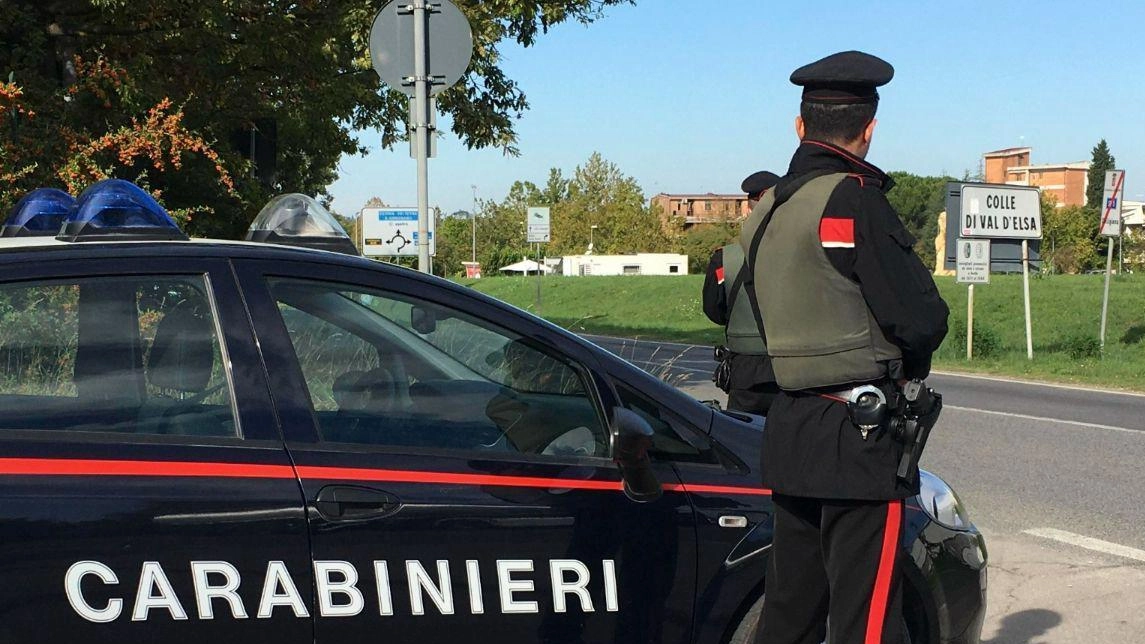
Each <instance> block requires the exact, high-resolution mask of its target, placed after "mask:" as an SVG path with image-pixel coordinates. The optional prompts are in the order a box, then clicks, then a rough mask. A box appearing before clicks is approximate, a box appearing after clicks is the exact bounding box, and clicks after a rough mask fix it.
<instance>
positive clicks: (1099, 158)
mask: <svg viewBox="0 0 1145 644" xmlns="http://www.w3.org/2000/svg"><path fill="white" fill-rule="evenodd" d="M1116 168H1117V160H1116V159H1114V158H1113V153H1111V152H1110V151H1109V144H1107V143H1106V142H1105V139H1102V140H1101V141H1099V142H1098V144H1097V145H1095V146H1093V159H1092V161H1091V162H1090V164H1089V173H1088V175H1087V176H1088V179H1089V185H1088V186H1087V187H1086V189H1085V205H1086V206H1088V207H1090V208H1100V207H1101V197H1102V195H1103V193H1104V192H1105V171H1106V170H1114V169H1116Z"/></svg>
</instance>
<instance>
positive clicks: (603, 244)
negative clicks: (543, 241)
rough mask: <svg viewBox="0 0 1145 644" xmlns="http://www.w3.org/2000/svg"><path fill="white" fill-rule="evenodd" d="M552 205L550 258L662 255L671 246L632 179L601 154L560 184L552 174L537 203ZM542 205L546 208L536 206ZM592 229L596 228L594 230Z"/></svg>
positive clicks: (552, 173)
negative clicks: (589, 251)
mask: <svg viewBox="0 0 1145 644" xmlns="http://www.w3.org/2000/svg"><path fill="white" fill-rule="evenodd" d="M555 196H556V197H561V198H558V199H556V200H555V201H551V202H548V203H550V204H551V205H552V207H553V210H552V216H553V233H552V242H553V243H552V244H551V252H552V253H553V254H562V255H563V254H569V255H579V254H583V253H584V252H585V251H586V250H587V248H588V244H589V238H590V236H591V239H592V244H593V252H594V253H597V254H619V253H636V252H662V251H667V250H668V249H669V247H670V241H669V239H668V237H667V235H666V234H665V232H664V228H663V226H662V225H661V222H660V218H659V217H658V216H657V214H656V213H654V212H653V211H652V210H651V209H650V208H649V207H648V206H647V205H646V203H645V200H644V191H643V190H641V188H640V185H639V184H638V183H637V182H636V179H634V178H632V177H630V176H628V175H625V174H624V173H623V172H621V171H620V168H618V167H617V166H616V164H614V163H612V162H610V161H607V160H605V159H604V157H602V156H601V155H600V153H598V152H597V153H593V154H592V156H590V157H589V158H588V160H587V161H586V162H585V163H584V165H581V166H577V168H576V169H575V170H574V171H573V176H572V178H571V179H569V180H567V181H566V180H564V179H563V178H562V177H561V175H560V172H559V171H553V172H551V173H550V176H549V183H548V186H547V190H546V192H545V193H544V194H542V195H540V197H541V200H542V201H543V200H545V199H549V198H552V197H555ZM540 205H545V204H540ZM593 226H596V228H595V229H593V228H592V227H593Z"/></svg>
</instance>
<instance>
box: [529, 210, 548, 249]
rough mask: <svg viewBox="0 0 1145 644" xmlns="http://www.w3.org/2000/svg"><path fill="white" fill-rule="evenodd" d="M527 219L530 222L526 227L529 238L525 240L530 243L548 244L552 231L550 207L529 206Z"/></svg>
mask: <svg viewBox="0 0 1145 644" xmlns="http://www.w3.org/2000/svg"><path fill="white" fill-rule="evenodd" d="M527 221H528V223H527V224H526V227H525V230H526V231H527V238H526V240H525V241H526V242H528V243H530V244H534V243H540V244H547V243H548V242H549V233H550V226H549V221H550V218H549V209H548V208H539V207H531V208H529V210H528V216H527Z"/></svg>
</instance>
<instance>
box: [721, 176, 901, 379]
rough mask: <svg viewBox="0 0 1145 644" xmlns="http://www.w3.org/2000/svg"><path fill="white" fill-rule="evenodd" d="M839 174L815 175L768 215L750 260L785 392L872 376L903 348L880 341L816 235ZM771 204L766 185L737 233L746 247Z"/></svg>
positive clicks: (858, 294)
mask: <svg viewBox="0 0 1145 644" xmlns="http://www.w3.org/2000/svg"><path fill="white" fill-rule="evenodd" d="M846 176H847V175H846V173H837V174H828V175H823V176H819V177H816V178H814V179H811V180H810V181H808V182H807V184H806V185H804V186H803V187H801V188H799V189H798V190H797V191H796V192H795V194H794V195H793V196H792V197H791V198H790V199H788V200H787V201H786V202H783V203H781V204H780V205H779V207H777V208H776V209H775V212H774V213H772V215H771V219H770V221H769V223H768V224H767V229H766V231H765V232H764V234H763V239H762V240H761V241H760V243H759V248H758V250H757V253H756V258H755V262H754V274H753V276H752V277H753V278H754V284H753V287H754V289H755V293H756V301H757V302H758V303H759V308H760V314H761V317H762V318H763V326H764V331H765V333H766V338H765V341H766V343H767V352H768V354H769V355H770V356H771V359H772V364H773V367H774V369H775V379H776V381H777V382H778V383H779V386H780V387H782V388H783V389H788V390H799V389H813V388H818V387H830V386H833V385H842V384H846V383H852V382H863V381H869V380H877V379H879V378H882V377H885V376H886V375H887V369H886V364H885V363H886V361H888V360H893V359H896V358H901V357H902V352H901V351H900V350H899V348H898V347H896V346H895V345H894V344H893V343H891V342H890V341H889V340H887V339H886V337H885V336H884V334H883V332H882V330H881V329H880V328H879V326H878V323H877V322H876V321H875V318H874V315H873V314H872V313H871V310H870V308H869V307H868V306H867V303H866V300H864V299H863V292H862V290H861V289H860V288H859V285H858V284H856V283H855V282H853V281H851V280H850V279H848V278H846V277H844V276H842V275H840V274H839V271H837V270H836V269H835V267H834V266H833V265H832V264H831V260H829V259H828V258H827V254H826V253H825V252H824V251H823V246H822V244H821V242H820V241H819V220H820V218H822V216H823V214H824V210H825V209H826V207H827V200H828V199H829V198H830V197H831V193H832V192H834V190H835V187H836V186H838V185H839V183H840V182H841V181H842V180H843V179H844V178H845V177H846ZM774 203H775V190H768V191H767V193H766V194H765V195H764V197H763V199H762V200H760V202H759V204H757V205H756V207H755V210H753V211H752V213H751V216H750V217H748V219H747V220H746V221H745V222H744V226H743V232H742V234H741V236H740V243H741V245H742V248H743V249H744V250H745V251H747V252H750V249H751V245H752V241H753V239H754V238H755V236H756V231H757V230H758V229H759V226H760V224H761V223H763V219H764V216H765V215H766V214H767V213H768V212H769V211H771V209H772V205H773V204H774Z"/></svg>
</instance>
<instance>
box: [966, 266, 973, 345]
mask: <svg viewBox="0 0 1145 644" xmlns="http://www.w3.org/2000/svg"><path fill="white" fill-rule="evenodd" d="M973 358H974V285H973V284H971V285H970V286H969V288H968V289H967V291H966V359H967V360H968V361H969V360H972V359H973Z"/></svg>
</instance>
